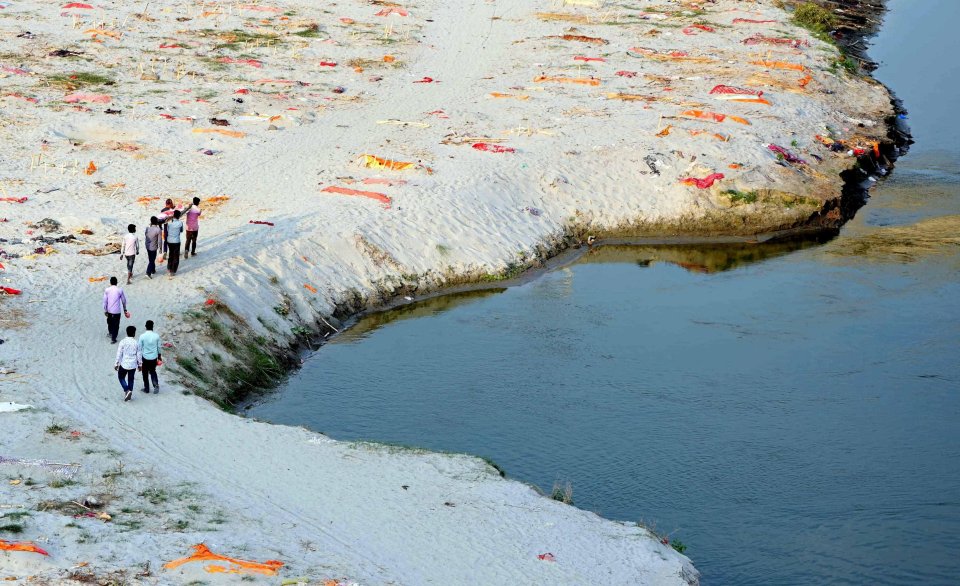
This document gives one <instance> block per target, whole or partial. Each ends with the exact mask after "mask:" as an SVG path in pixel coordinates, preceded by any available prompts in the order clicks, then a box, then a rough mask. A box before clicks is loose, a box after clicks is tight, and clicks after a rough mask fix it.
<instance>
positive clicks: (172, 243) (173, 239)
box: [167, 210, 183, 279]
mask: <svg viewBox="0 0 960 586" xmlns="http://www.w3.org/2000/svg"><path fill="white" fill-rule="evenodd" d="M182 237H183V222H181V221H180V210H176V211H174V212H173V219H172V220H170V221H169V222H167V278H170V279H172V278H173V276H174V275H176V274H177V269H178V268H180V239H181V238H182Z"/></svg>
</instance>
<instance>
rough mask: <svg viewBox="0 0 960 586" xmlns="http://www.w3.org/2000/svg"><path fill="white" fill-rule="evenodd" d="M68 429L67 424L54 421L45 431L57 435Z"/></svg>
mask: <svg viewBox="0 0 960 586" xmlns="http://www.w3.org/2000/svg"><path fill="white" fill-rule="evenodd" d="M67 429H68V428H67V426H66V425H60V424H59V423H54V424H52V425H48V426H47V429H46V430H45V431H46V432H47V433H49V434H51V435H56V434H58V433H63V432H65V431H67Z"/></svg>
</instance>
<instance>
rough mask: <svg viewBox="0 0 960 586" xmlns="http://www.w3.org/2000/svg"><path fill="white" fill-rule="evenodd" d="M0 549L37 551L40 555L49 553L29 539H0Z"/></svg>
mask: <svg viewBox="0 0 960 586" xmlns="http://www.w3.org/2000/svg"><path fill="white" fill-rule="evenodd" d="M0 550H3V551H28V552H30V553H39V554H40V555H50V554H48V553H47V552H45V551H44V550H42V549H40V548H39V547H37V546H36V545H34V544H33V543H31V542H29V541H4V540H3V539H0Z"/></svg>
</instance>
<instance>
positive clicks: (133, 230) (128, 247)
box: [120, 224, 140, 285]
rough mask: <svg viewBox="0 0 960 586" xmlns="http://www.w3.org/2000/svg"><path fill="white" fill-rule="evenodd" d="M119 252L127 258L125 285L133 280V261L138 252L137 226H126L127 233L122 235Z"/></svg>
mask: <svg viewBox="0 0 960 586" xmlns="http://www.w3.org/2000/svg"><path fill="white" fill-rule="evenodd" d="M120 254H121V255H122V256H123V258H125V259H127V285H129V284H130V283H131V282H132V281H133V261H134V260H136V258H137V255H138V254H140V241H139V240H138V239H137V227H136V226H135V225H134V224H130V225H129V226H127V233H126V234H124V235H123V244H122V245H121V246H120Z"/></svg>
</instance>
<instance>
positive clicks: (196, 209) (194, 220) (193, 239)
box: [183, 197, 203, 259]
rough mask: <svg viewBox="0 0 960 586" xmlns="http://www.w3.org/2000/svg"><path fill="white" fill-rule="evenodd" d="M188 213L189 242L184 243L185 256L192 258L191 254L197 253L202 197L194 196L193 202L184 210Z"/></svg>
mask: <svg viewBox="0 0 960 586" xmlns="http://www.w3.org/2000/svg"><path fill="white" fill-rule="evenodd" d="M184 213H185V214H186V215H187V242H186V243H185V244H184V245H183V258H184V259H187V258H190V255H191V254H192V255H194V256H196V255H197V232H199V231H200V214H201V213H203V211H202V210H201V209H200V198H199V197H195V198H193V203H192V204H190V205H189V206H187V209H186V210H184Z"/></svg>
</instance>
